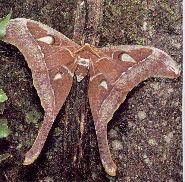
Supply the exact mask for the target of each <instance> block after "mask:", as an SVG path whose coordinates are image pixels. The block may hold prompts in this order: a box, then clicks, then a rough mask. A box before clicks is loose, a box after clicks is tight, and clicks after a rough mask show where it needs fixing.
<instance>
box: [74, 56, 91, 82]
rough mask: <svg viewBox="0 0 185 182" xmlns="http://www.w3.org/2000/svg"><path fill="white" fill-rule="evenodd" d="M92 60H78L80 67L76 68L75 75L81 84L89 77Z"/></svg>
mask: <svg viewBox="0 0 185 182" xmlns="http://www.w3.org/2000/svg"><path fill="white" fill-rule="evenodd" d="M89 62H90V59H84V58H80V57H79V58H78V66H77V68H76V71H75V74H76V77H77V81H78V82H80V81H81V80H83V79H84V77H85V76H86V75H87V73H88V70H89Z"/></svg>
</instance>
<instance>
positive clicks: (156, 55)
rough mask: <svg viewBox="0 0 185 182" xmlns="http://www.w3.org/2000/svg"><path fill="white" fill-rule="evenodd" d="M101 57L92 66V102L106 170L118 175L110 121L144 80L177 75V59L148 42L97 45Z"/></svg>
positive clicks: (90, 91) (90, 94)
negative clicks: (109, 139)
mask: <svg viewBox="0 0 185 182" xmlns="http://www.w3.org/2000/svg"><path fill="white" fill-rule="evenodd" d="M96 51H97V53H98V54H99V55H100V59H98V60H97V61H93V60H92V63H91V67H90V83H89V102H90V106H91V112H92V115H93V119H94V123H95V128H96V134H97V140H98V145H99V151H100V157H101V160H102V164H103V166H104V168H105V170H106V172H107V173H108V174H109V175H111V176H115V175H116V165H115V164H114V162H113V161H112V159H111V155H110V151H109V148H108V142H107V123H108V122H109V121H110V120H111V118H112V116H113V114H114V112H115V111H116V110H117V108H118V107H119V105H120V104H121V103H122V102H123V101H124V100H125V98H126V96H127V94H128V92H129V91H130V90H132V88H133V87H135V86H136V85H138V84H139V83H140V82H141V81H143V80H145V79H147V78H149V77H153V76H161V77H177V76H179V74H180V72H179V70H178V68H177V66H176V64H175V62H174V61H173V60H172V59H171V58H170V57H169V56H168V55H167V54H166V53H164V52H163V51H160V50H159V49H156V48H151V47H144V46H127V45H126V46H117V47H109V48H102V49H97V50H96Z"/></svg>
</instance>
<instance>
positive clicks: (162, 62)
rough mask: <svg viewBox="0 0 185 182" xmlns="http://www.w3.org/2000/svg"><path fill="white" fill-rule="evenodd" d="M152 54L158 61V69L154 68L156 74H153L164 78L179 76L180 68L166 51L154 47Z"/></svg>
mask: <svg viewBox="0 0 185 182" xmlns="http://www.w3.org/2000/svg"><path fill="white" fill-rule="evenodd" d="M154 56H155V59H156V61H157V62H158V69H156V70H157V71H156V73H155V74H156V75H154V76H157V77H166V78H176V77H179V76H180V70H179V68H178V66H177V64H176V62H175V61H174V60H173V59H172V58H171V57H170V56H169V55H168V54H167V53H165V52H163V51H161V50H159V49H156V50H155V52H154Z"/></svg>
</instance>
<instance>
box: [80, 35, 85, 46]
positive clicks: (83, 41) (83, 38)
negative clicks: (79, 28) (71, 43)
mask: <svg viewBox="0 0 185 182" xmlns="http://www.w3.org/2000/svg"><path fill="white" fill-rule="evenodd" d="M81 45H82V46H84V45H85V34H83V36H82V41H81Z"/></svg>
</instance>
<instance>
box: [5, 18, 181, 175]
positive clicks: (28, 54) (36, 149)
mask: <svg viewBox="0 0 185 182" xmlns="http://www.w3.org/2000/svg"><path fill="white" fill-rule="evenodd" d="M3 41H5V42H8V43H10V44H13V45H15V46H16V47H17V48H18V49H19V50H20V51H21V52H22V53H23V55H24V57H25V59H26V61H27V63H28V66H29V68H30V69H31V71H32V77H33V84H34V86H35V88H36V90H37V93H38V95H39V97H40V100H41V105H42V107H43V108H44V111H45V115H44V121H43V123H42V126H41V128H40V131H39V133H38V136H37V138H36V140H35V142H34V144H33V146H32V148H31V149H30V150H29V151H28V152H27V153H26V155H25V160H24V163H23V164H24V165H29V164H31V163H33V162H34V161H35V160H36V159H37V157H38V156H39V154H40V153H41V150H42V148H43V146H44V143H45V141H46V138H47V136H48V133H49V131H50V129H51V127H52V124H53V122H54V120H55V118H56V116H57V114H58V112H59V110H60V108H61V107H62V105H63V104H64V102H65V100H66V97H67V96H68V94H69V92H70V89H71V86H72V82H73V76H74V74H76V76H77V81H78V82H80V81H81V80H82V79H83V78H84V77H85V76H86V75H87V73H88V72H89V74H90V81H89V86H88V88H89V89H88V96H89V103H90V108H91V112H92V116H93V120H94V125H95V130H96V136H97V141H98V147H99V153H100V158H101V161H102V164H103V167H104V169H105V171H106V172H107V173H108V174H109V175H110V176H115V175H116V165H115V163H114V162H113V160H112V158H111V154H110V151H109V146H108V141H107V123H108V122H109V121H110V120H111V118H112V116H113V114H114V112H115V111H116V110H117V108H118V107H119V106H120V104H121V103H123V102H124V100H125V98H126V96H127V94H128V92H129V91H131V90H132V89H133V88H134V87H135V86H136V85H138V84H139V83H140V82H141V81H143V80H145V79H147V78H149V77H167V78H175V77H178V76H179V75H180V70H179V69H178V67H177V65H176V63H175V61H173V60H172V58H171V57H170V56H168V55H167V54H166V53H165V52H163V51H162V50H159V49H157V48H154V47H149V46H140V45H121V46H111V47H103V48H95V47H92V46H90V45H89V44H85V45H82V46H80V45H78V44H76V43H75V42H73V41H72V40H70V39H68V38H67V37H65V36H64V35H63V34H62V33H60V32H58V31H56V30H54V29H52V28H50V27H48V26H46V25H43V24H41V23H39V22H36V21H32V20H29V19H23V18H18V19H13V20H10V21H9V24H8V26H7V31H6V35H5V36H4V38H3Z"/></svg>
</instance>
